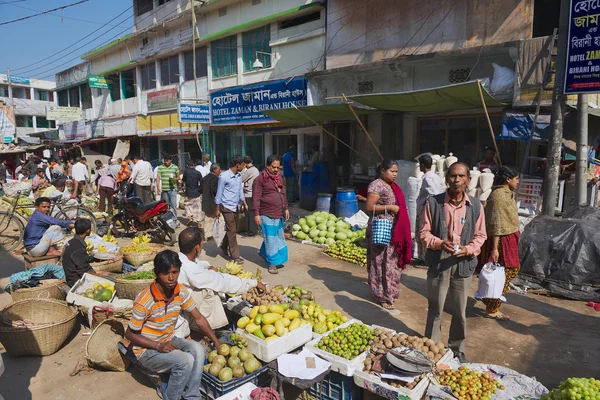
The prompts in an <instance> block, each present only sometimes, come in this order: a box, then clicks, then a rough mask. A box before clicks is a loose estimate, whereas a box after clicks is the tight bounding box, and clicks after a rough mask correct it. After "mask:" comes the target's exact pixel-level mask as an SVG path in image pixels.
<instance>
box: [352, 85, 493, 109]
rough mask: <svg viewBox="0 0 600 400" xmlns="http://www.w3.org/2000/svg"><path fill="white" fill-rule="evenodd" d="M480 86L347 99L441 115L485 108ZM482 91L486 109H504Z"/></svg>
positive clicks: (447, 87)
mask: <svg viewBox="0 0 600 400" xmlns="http://www.w3.org/2000/svg"><path fill="white" fill-rule="evenodd" d="M479 85H481V84H480V82H479V81H470V82H465V83H458V84H455V85H448V86H441V87H437V88H432V89H423V90H415V91H412V92H401V93H378V94H367V95H359V96H348V99H350V100H353V101H355V102H357V103H361V104H364V105H367V106H369V107H373V108H377V109H379V110H385V111H401V112H407V113H441V112H448V111H454V110H466V109H473V108H483V105H482V104H481V96H480V94H479V88H478V86H479ZM481 90H482V93H483V98H484V100H485V104H486V106H487V107H501V106H503V105H504V104H503V103H501V102H500V101H498V100H496V99H495V98H493V97H492V95H490V94H489V93H488V92H487V90H486V89H485V88H484V87H483V86H482V87H481Z"/></svg>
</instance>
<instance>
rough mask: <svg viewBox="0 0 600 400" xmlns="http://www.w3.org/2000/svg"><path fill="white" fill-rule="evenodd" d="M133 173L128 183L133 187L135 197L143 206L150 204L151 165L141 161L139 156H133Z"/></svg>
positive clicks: (151, 199)
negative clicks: (140, 200)
mask: <svg viewBox="0 0 600 400" xmlns="http://www.w3.org/2000/svg"><path fill="white" fill-rule="evenodd" d="M132 158H133V163H134V166H133V171H132V172H131V177H130V178H129V183H133V185H134V187H135V195H136V196H137V197H139V198H140V199H142V201H143V202H144V204H147V203H152V201H153V198H152V177H153V176H154V174H153V173H152V165H150V163H149V162H148V161H144V160H142V158H141V157H140V156H133V157H132Z"/></svg>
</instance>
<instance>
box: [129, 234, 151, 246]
mask: <svg viewBox="0 0 600 400" xmlns="http://www.w3.org/2000/svg"><path fill="white" fill-rule="evenodd" d="M151 241H152V240H151V239H150V237H149V236H148V235H141V236H136V237H134V238H133V240H132V241H131V242H132V243H133V244H146V243H150V242H151Z"/></svg>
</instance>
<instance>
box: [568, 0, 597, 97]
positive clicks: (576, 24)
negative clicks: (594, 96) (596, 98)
mask: <svg viewBox="0 0 600 400" xmlns="http://www.w3.org/2000/svg"><path fill="white" fill-rule="evenodd" d="M599 28H600V1H598V0H571V6H570V18H569V36H568V45H567V49H568V50H567V70H566V74H565V93H595V92H600V31H599Z"/></svg>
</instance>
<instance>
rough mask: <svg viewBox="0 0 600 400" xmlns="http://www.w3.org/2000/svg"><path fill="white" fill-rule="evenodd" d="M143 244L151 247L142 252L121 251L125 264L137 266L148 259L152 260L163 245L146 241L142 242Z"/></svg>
mask: <svg viewBox="0 0 600 400" xmlns="http://www.w3.org/2000/svg"><path fill="white" fill-rule="evenodd" d="M144 246H147V247H150V248H152V250H151V251H147V252H143V253H139V252H135V251H131V252H123V257H124V258H125V261H126V262H127V264H131V265H133V266H134V267H139V266H140V265H142V264H145V263H147V262H149V261H153V260H154V257H155V256H156V254H157V253H159V252H160V251H161V250H162V249H163V248H164V246H163V245H160V244H156V243H147V244H144Z"/></svg>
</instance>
